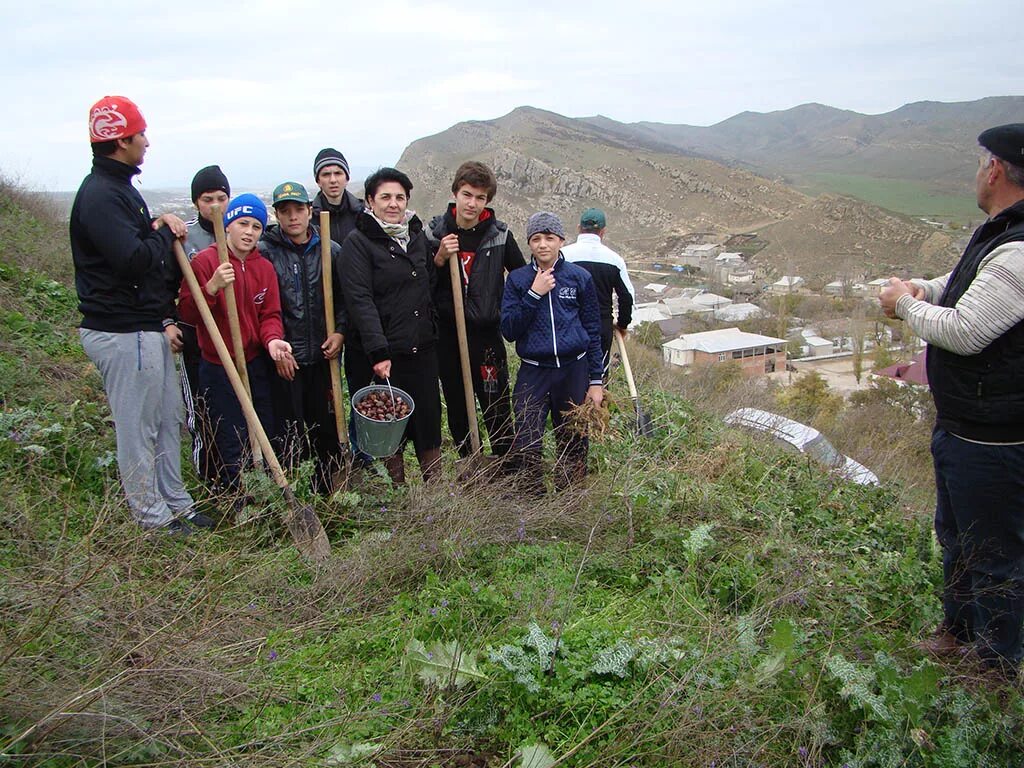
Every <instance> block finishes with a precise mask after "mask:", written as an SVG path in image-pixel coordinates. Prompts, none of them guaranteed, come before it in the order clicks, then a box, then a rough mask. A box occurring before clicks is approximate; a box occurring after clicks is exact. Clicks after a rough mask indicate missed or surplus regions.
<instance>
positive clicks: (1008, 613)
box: [932, 429, 1024, 667]
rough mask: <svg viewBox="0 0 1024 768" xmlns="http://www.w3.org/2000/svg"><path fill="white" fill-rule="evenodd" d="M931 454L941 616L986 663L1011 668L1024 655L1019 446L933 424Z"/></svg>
mask: <svg viewBox="0 0 1024 768" xmlns="http://www.w3.org/2000/svg"><path fill="white" fill-rule="evenodd" d="M932 457H933V458H934V461H935V484H936V490H937V503H936V506H935V532H936V535H937V536H938V539H939V543H940V544H941V545H942V575H943V582H944V590H943V611H944V613H945V618H946V622H947V623H948V625H949V627H950V629H951V630H952V631H953V632H954V633H955V634H956V635H957V637H959V639H960V640H961V641H963V642H974V643H975V646H976V648H977V650H978V654H979V655H980V656H981V657H982V658H983V659H985V661H987V662H988V663H990V664H993V665H996V664H1002V665H1008V666H1010V667H1016V666H1017V665H1019V663H1020V661H1021V657H1022V655H1024V653H1022V646H1021V641H1022V636H1021V624H1022V621H1024V445H981V444H978V443H971V442H968V441H967V440H961V439H960V438H958V437H954V436H953V435H951V434H949V433H948V432H946V431H945V430H942V429H936V430H935V432H934V433H933V435H932Z"/></svg>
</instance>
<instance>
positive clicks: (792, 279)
mask: <svg viewBox="0 0 1024 768" xmlns="http://www.w3.org/2000/svg"><path fill="white" fill-rule="evenodd" d="M803 284H804V279H803V278H802V277H800V276H799V275H783V276H782V277H780V278H779V279H778V280H776V281H775V282H774V283H772V284H771V285H770V286H769V287H768V290H769V291H771V292H772V293H774V294H781V293H796V291H797V289H799V288H801V287H803Z"/></svg>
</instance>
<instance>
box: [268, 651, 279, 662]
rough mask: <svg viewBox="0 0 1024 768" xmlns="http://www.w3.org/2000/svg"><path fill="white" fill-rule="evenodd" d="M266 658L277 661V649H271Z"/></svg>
mask: <svg viewBox="0 0 1024 768" xmlns="http://www.w3.org/2000/svg"><path fill="white" fill-rule="evenodd" d="M267 659H268V660H269V661H277V651H271V652H270V653H268V654H267Z"/></svg>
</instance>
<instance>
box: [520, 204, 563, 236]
mask: <svg viewBox="0 0 1024 768" xmlns="http://www.w3.org/2000/svg"><path fill="white" fill-rule="evenodd" d="M538 232H548V233H550V234H552V235H558V236H559V237H560V238H562V239H563V240H565V227H563V226H562V220H561V219H560V218H558V216H557V214H554V213H551V211H538V212H537V213H535V214H533V215H532V216H531V217H530V219H529V220H528V221H527V222H526V242H530V238H531V237H533V236H534V235H536V234H537V233H538Z"/></svg>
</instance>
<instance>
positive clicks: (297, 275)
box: [260, 181, 345, 493]
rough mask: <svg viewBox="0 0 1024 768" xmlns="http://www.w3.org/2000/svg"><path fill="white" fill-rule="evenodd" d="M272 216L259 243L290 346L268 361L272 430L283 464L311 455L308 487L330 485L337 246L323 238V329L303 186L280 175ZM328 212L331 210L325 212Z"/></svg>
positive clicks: (338, 302) (337, 337)
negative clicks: (327, 284) (328, 294)
mask: <svg viewBox="0 0 1024 768" xmlns="http://www.w3.org/2000/svg"><path fill="white" fill-rule="evenodd" d="M273 205H274V214H275V215H276V216H277V222H278V223H277V224H272V225H271V226H270V227H268V228H267V231H266V232H264V233H263V239H262V240H261V241H260V249H261V250H262V252H263V255H264V256H265V257H266V258H267V259H268V260H269V261H270V263H271V264H273V265H274V271H275V272H276V273H277V279H278V287H279V289H280V293H281V318H282V320H283V323H284V338H285V339H286V340H287V341H288V342H289V343H290V344H291V347H292V351H291V353H290V354H288V355H285V356H283V357H282V358H281V359H280V360H277V361H276V366H277V376H275V377H273V379H272V385H271V389H272V392H273V397H274V407H275V411H276V413H275V416H276V419H277V428H276V430H275V431H276V432H277V436H278V438H279V439H280V440H281V445H282V454H283V456H284V457H285V458H286V460H287V462H288V463H289V464H290V465H295V464H297V463H298V461H300V460H301V459H304V458H308V457H310V456H312V457H315V458H316V472H315V473H314V475H313V489H314V490H315V491H317V492H320V493H330V491H331V490H332V489H331V471H332V469H333V467H335V466H337V464H338V461H339V445H338V435H337V432H336V429H335V422H334V418H333V416H332V414H331V370H330V366H331V365H337V362H336V361H337V359H338V355H339V354H340V352H341V347H342V344H343V343H344V340H345V336H344V333H345V301H344V299H343V298H342V294H341V271H340V270H341V246H340V245H338V244H337V243H336V242H333V241H332V242H331V267H332V277H333V280H332V282H333V285H332V293H333V295H334V324H335V329H336V330H335V332H334V333H332V334H331V335H330V336H328V335H327V322H326V317H325V314H324V312H325V310H324V287H323V267H322V256H321V252H320V249H321V236H322V234H321V232H320V229H319V227H318V226H316V225H315V224H313V223H312V205H311V204H310V202H309V195H308V194H307V192H306V188H305V187H304V186H303V185H302V184H299V183H298V182H295V181H286V182H284V183H283V184H279V185H278V186H277V187H276V188H275V189H274V197H273ZM332 218H333V217H332Z"/></svg>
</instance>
